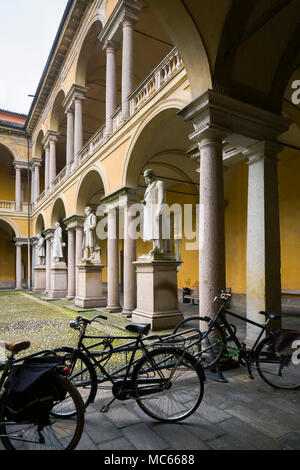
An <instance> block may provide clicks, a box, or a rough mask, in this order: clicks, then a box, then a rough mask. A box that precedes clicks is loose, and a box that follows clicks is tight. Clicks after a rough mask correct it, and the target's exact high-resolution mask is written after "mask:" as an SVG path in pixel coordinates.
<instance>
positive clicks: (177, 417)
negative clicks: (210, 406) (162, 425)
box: [132, 347, 204, 422]
mask: <svg viewBox="0 0 300 470" xmlns="http://www.w3.org/2000/svg"><path fill="white" fill-rule="evenodd" d="M132 388H133V390H134V397H135V399H136V401H137V404H138V405H139V406H140V408H141V409H142V410H143V411H144V412H145V413H146V414H147V415H149V416H151V418H153V419H156V420H158V421H162V422H176V421H181V420H183V419H185V418H187V417H188V416H190V415H191V414H192V413H194V412H195V411H196V409H197V408H198V406H199V405H200V403H201V400H202V397H203V392H204V373H203V369H202V367H201V365H200V364H199V363H198V362H197V360H196V359H195V358H194V357H193V356H191V355H190V354H189V353H187V352H186V351H184V350H182V349H178V348H171V347H170V348H158V349H154V350H153V351H150V352H148V351H147V354H145V356H143V357H142V359H141V360H140V362H139V363H138V364H137V365H136V367H135V368H134V370H133V374H132Z"/></svg>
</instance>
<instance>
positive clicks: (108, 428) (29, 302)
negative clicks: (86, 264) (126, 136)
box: [0, 294, 300, 451]
mask: <svg viewBox="0 0 300 470" xmlns="http://www.w3.org/2000/svg"><path fill="white" fill-rule="evenodd" d="M37 297H38V298H37ZM64 305H68V304H67V303H66V302H64V301H55V302H45V301H43V300H41V298H40V296H35V297H34V298H33V297H31V296H29V295H27V294H25V295H24V294H17V295H16V294H14V295H9V294H0V339H9V340H13V341H14V340H16V339H20V338H24V337H25V336H24V335H25V333H27V335H26V336H27V337H28V338H29V339H30V340H31V341H33V342H36V343H37V344H36V345H35V346H34V347H38V348H40V347H45V346H46V345H47V346H46V347H54V346H61V345H62V344H72V343H73V342H74V341H76V332H73V331H72V330H70V328H69V327H68V322H69V320H70V318H73V317H74V316H76V315H77V314H78V312H76V311H75V310H69V309H66V308H64ZM68 307H69V308H71V304H69V305H68ZM189 308H190V307H188V306H185V310H186V314H187V312H188V313H194V312H193V308H192V307H191V308H190V311H189ZM194 310H195V312H196V310H197V307H195V308H194ZM94 313H95V312H86V313H84V315H86V314H89V315H92V314H94ZM127 322H128V320H126V319H124V318H121V317H120V316H115V317H113V316H109V319H108V327H107V328H108V329H110V330H111V331H114V328H115V327H114V326H113V325H114V324H116V325H119V326H121V327H124V325H125V324H126V323H127ZM13 324H14V326H13ZM298 325H299V320H298V319H297V318H295V317H293V316H292V317H287V318H285V320H284V326H285V327H298V328H299V326H298ZM299 329H300V328H299ZM238 331H239V334H240V335H243V333H244V330H243V324H242V323H239V324H238ZM74 334H75V336H74ZM70 335H71V336H70ZM42 338H43V339H42ZM224 375H225V377H226V379H227V380H228V382H227V383H220V382H215V381H212V380H210V379H208V380H207V383H206V386H205V393H204V398H203V401H202V403H201V405H200V407H199V409H198V410H197V412H196V413H195V414H194V415H193V416H191V417H190V418H188V419H187V420H186V421H184V422H182V423H180V424H162V423H157V422H154V421H153V420H152V419H151V418H150V417H148V416H147V415H145V414H144V413H143V412H142V410H140V409H139V407H138V406H137V404H136V403H135V402H134V401H128V402H126V403H122V402H117V401H115V402H114V403H113V404H112V406H111V408H110V410H109V412H108V413H106V414H103V413H101V412H100V411H99V410H100V409H101V408H102V406H103V405H104V404H106V403H108V402H109V401H110V399H111V394H110V393H101V394H98V396H97V398H96V400H95V403H94V404H92V405H90V406H89V408H88V409H87V413H86V420H85V430H84V434H83V436H82V439H81V441H80V443H79V445H78V449H80V450H108V451H110V450H135V449H138V450H167V449H169V450H209V449H218V450H226V449H232V450H249V449H251V450H258V449H260V450H261V449H264V450H279V449H300V427H299V418H300V394H299V391H284V390H275V389H273V388H271V387H269V386H268V385H267V384H266V383H264V382H263V381H262V380H261V379H259V378H258V377H257V376H256V374H255V380H254V381H252V380H250V379H249V378H248V376H247V373H246V372H245V370H244V369H242V368H236V369H233V370H231V371H226V372H224Z"/></svg>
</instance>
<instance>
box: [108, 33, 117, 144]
mask: <svg viewBox="0 0 300 470" xmlns="http://www.w3.org/2000/svg"><path fill="white" fill-rule="evenodd" d="M105 50H106V135H107V136H109V135H111V134H112V132H113V121H112V115H113V113H114V112H115V111H116V109H117V58H116V54H117V44H116V43H115V42H113V41H107V43H106V45H105Z"/></svg>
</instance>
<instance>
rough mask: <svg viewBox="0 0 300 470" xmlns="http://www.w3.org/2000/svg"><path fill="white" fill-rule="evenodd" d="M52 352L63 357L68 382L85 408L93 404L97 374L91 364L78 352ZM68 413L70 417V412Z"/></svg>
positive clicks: (58, 349)
mask: <svg viewBox="0 0 300 470" xmlns="http://www.w3.org/2000/svg"><path fill="white" fill-rule="evenodd" d="M54 351H55V353H56V354H57V355H60V356H63V358H64V361H65V365H66V366H67V367H69V368H70V373H69V375H68V380H70V382H72V384H73V385H74V386H75V387H76V388H77V390H78V392H79V393H80V395H81V398H82V400H83V403H84V406H85V408H87V406H88V405H89V404H90V403H93V401H94V399H95V396H96V394H97V374H96V372H95V369H94V366H93V364H92V363H91V361H90V360H89V359H88V357H86V356H85V355H84V354H83V353H82V352H80V351H76V350H74V349H69V350H68V349H67V348H57V349H55V350H54ZM73 412H75V410H73ZM69 413H70V415H72V412H71V410H69Z"/></svg>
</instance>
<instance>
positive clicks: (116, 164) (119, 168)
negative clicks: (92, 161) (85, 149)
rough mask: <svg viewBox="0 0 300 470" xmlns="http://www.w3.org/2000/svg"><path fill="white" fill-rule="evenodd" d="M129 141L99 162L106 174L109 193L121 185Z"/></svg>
mask: <svg viewBox="0 0 300 470" xmlns="http://www.w3.org/2000/svg"><path fill="white" fill-rule="evenodd" d="M129 140H130V139H127V140H125V142H123V143H122V144H121V145H120V146H119V147H117V148H116V149H115V150H113V152H112V153H111V154H110V155H109V156H108V157H107V158H105V159H104V160H102V162H101V163H102V166H103V168H104V170H105V172H106V175H107V180H108V185H109V190H110V191H111V192H113V191H114V190H116V189H118V188H119V187H120V185H121V182H122V174H123V165H124V161H125V156H126V152H127V150H128V146H129Z"/></svg>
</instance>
